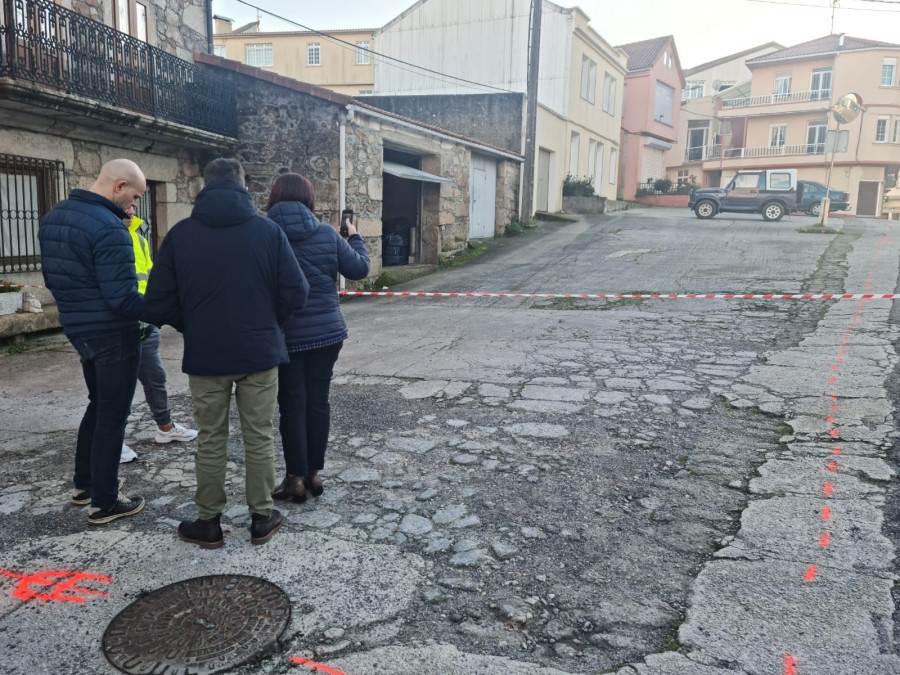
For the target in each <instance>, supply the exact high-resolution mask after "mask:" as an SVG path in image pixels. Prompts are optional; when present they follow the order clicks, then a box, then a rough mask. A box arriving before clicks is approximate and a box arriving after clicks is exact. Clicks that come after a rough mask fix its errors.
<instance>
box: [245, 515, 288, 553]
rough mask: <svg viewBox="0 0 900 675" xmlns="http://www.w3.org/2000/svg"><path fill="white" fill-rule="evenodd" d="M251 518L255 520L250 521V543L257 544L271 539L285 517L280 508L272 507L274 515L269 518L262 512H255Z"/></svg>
mask: <svg viewBox="0 0 900 675" xmlns="http://www.w3.org/2000/svg"><path fill="white" fill-rule="evenodd" d="M251 518H252V520H253V522H251V523H250V543H251V544H256V545H259V544H265V543H266V542H267V541H269V539H271V538H272V535H273V534H275V533H276V532H277V531H278V528H279V527H281V524H282V523H283V522H284V517H283V516H282V515H281V511H279V510H278V509H272V515H271V516H269V517H268V518H266V517H265V516H264V515H262V514H261V513H254V514H253V515H252V516H251Z"/></svg>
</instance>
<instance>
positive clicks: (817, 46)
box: [745, 34, 900, 66]
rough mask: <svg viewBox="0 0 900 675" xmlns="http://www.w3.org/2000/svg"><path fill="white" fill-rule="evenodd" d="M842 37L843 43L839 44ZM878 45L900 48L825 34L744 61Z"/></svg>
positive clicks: (834, 52) (746, 62)
mask: <svg viewBox="0 0 900 675" xmlns="http://www.w3.org/2000/svg"><path fill="white" fill-rule="evenodd" d="M841 38H843V44H841ZM879 47H891V48H895V49H900V45H898V44H893V43H891V42H880V41H878V40H867V39H865V38H857V37H853V36H851V35H843V36H842V35H835V34H832V35H826V36H825V37H820V38H816V39H815V40H810V41H809V42H801V43H800V44H799V45H794V46H793V47H787V48H786V49H779V50H778V51H777V52H771V53H769V54H764V55H762V56H757V57H756V58H753V59H749V60H747V61H745V64H746V65H748V66H755V65H760V64H764V63H767V62H769V61H784V60H787V59H801V58H804V57H807V56H819V55H821V54H836V53H838V52H848V51H855V50H858V49H877V48H879Z"/></svg>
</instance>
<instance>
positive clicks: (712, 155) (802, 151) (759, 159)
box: [685, 143, 825, 170]
mask: <svg viewBox="0 0 900 675" xmlns="http://www.w3.org/2000/svg"><path fill="white" fill-rule="evenodd" d="M824 161H825V144H824V143H802V144H800V145H780V146H758V147H749V148H730V147H724V148H723V147H722V146H721V145H704V146H701V147H695V148H687V150H686V151H685V162H697V163H702V168H703V169H704V170H715V169H722V168H727V169H740V168H748V169H752V168H760V167H767V166H770V165H771V166H809V165H820V164H822V162H824Z"/></svg>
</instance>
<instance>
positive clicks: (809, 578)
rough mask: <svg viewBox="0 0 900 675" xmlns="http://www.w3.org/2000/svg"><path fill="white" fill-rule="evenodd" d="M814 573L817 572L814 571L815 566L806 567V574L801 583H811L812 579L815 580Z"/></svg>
mask: <svg viewBox="0 0 900 675" xmlns="http://www.w3.org/2000/svg"><path fill="white" fill-rule="evenodd" d="M816 572H817V570H816V566H815V565H810V566H809V567H807V568H806V574H804V575H803V581H807V582H809V581H812V580H813V579H815V578H816Z"/></svg>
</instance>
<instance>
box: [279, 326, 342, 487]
mask: <svg viewBox="0 0 900 675" xmlns="http://www.w3.org/2000/svg"><path fill="white" fill-rule="evenodd" d="M343 346H344V343H343V342H338V343H337V344H334V345H329V346H327V347H322V348H320V349H310V350H307V351H304V352H291V354H290V357H291V362H290V363H286V364H284V365H282V366H279V368H278V410H279V412H280V413H281V421H280V422H279V425H278V430H279V431H280V432H281V444H282V448H283V450H284V463H285V465H286V467H287V472H288V473H289V474H291V475H294V476H306V475H307V474H310V473H312V472H313V471H319V470H321V469H322V468H323V467H324V466H325V450H326V448H327V447H328V432H329V429H330V428H331V402H330V401H329V400H328V392H329V389H330V388H331V375H332V373H333V372H334V364H335V363H337V360H338V354H339V353H340V351H341V347H343Z"/></svg>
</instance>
